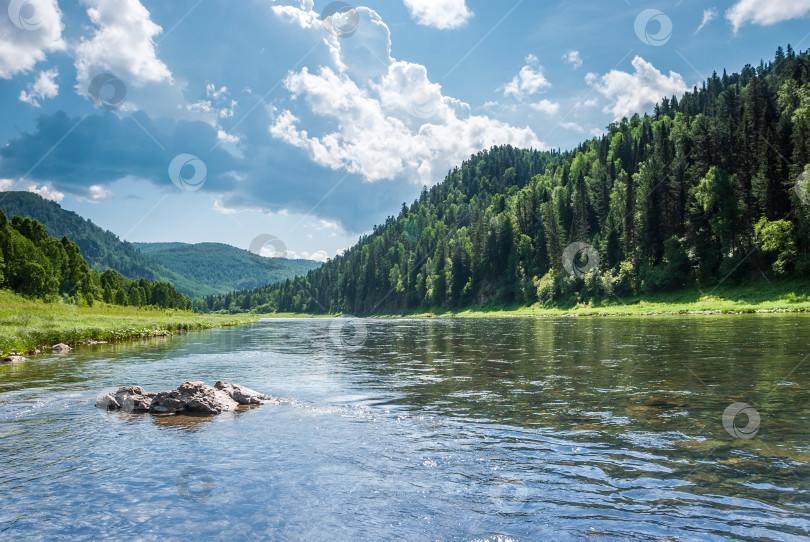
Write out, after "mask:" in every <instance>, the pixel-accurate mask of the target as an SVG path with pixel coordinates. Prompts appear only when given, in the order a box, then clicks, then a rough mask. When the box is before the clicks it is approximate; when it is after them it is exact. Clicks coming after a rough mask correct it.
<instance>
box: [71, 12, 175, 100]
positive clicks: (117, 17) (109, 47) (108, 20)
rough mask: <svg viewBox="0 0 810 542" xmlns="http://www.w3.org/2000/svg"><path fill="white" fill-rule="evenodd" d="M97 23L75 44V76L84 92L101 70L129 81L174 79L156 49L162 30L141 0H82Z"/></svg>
mask: <svg viewBox="0 0 810 542" xmlns="http://www.w3.org/2000/svg"><path fill="white" fill-rule="evenodd" d="M81 3H82V4H84V5H85V6H86V7H87V16H88V17H89V18H90V21H91V22H92V23H93V25H94V26H95V30H94V32H93V35H92V36H91V37H90V38H89V39H87V38H82V40H81V42H80V43H79V44H78V45H77V46H76V51H75V52H76V60H75V64H76V79H77V81H78V88H79V90H80V91H83V90H84V89H86V88H87V85H88V83H89V81H90V79H92V78H93V77H94V76H95V75H97V73H99V72H111V73H113V74H114V75H116V76H117V77H119V78H121V79H122V80H123V81H124V82H125V83H127V84H133V85H135V86H142V85H144V84H146V83H160V82H171V80H172V74H171V72H170V71H169V68H168V67H167V66H166V64H164V63H163V62H162V61H161V60H160V59H159V58H158V57H157V53H156V51H155V42H154V38H155V36H157V35H158V34H160V33H161V32H162V31H163V29H162V28H161V27H160V26H158V25H157V24H155V23H154V22H152V20H151V19H150V15H149V11H148V10H147V9H146V8H145V7H144V6H143V4H141V3H140V1H139V0H81Z"/></svg>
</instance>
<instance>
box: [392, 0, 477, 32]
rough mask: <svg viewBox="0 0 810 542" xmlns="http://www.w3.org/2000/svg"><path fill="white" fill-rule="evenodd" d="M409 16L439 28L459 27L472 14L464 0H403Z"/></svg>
mask: <svg viewBox="0 0 810 542" xmlns="http://www.w3.org/2000/svg"><path fill="white" fill-rule="evenodd" d="M403 1H404V3H405V6H406V7H407V8H408V11H410V12H411V17H413V19H414V20H415V21H416V22H417V23H419V24H421V25H424V26H432V27H434V28H438V29H439V30H450V29H453V28H459V27H461V26H464V24H465V23H466V22H467V21H468V20H469V19H470V18H472V16H473V12H472V11H470V9H469V8H468V7H467V4H466V2H465V0H403Z"/></svg>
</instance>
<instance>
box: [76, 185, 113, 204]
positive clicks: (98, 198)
mask: <svg viewBox="0 0 810 542" xmlns="http://www.w3.org/2000/svg"><path fill="white" fill-rule="evenodd" d="M114 197H115V194H114V193H113V192H112V190H107V189H106V188H104V187H103V186H101V185H99V184H94V185H92V186H90V187H89V188H88V189H87V197H86V198H83V199H84V200H85V201H89V202H90V203H100V202H102V201H108V200H111V199H113V198H114Z"/></svg>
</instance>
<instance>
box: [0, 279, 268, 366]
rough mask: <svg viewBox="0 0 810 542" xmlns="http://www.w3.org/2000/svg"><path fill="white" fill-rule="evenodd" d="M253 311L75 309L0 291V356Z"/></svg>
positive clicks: (246, 318) (161, 332) (232, 322)
mask: <svg viewBox="0 0 810 542" xmlns="http://www.w3.org/2000/svg"><path fill="white" fill-rule="evenodd" d="M258 319H259V316H257V315H253V314H238V315H211V314H195V313H192V312H186V311H177V310H156V309H139V308H135V307H120V306H115V305H105V304H97V305H96V306H94V307H77V306H75V305H68V304H65V303H61V302H55V303H46V302H44V301H38V300H30V299H26V298H23V297H20V296H18V295H16V294H13V293H11V292H9V291H6V290H2V291H0V356H6V355H9V354H11V353H19V354H31V353H34V352H35V351H36V350H37V349H40V350H41V349H42V347H44V346H51V345H54V344H57V343H65V344H68V345H70V346H76V345H79V344H88V343H91V342H92V341H107V342H114V341H124V340H131V339H141V338H147V337H159V336H166V335H171V334H174V333H185V332H186V331H195V330H201V329H212V328H218V327H226V326H236V325H242V324H249V323H253V322H256V321H257V320H258Z"/></svg>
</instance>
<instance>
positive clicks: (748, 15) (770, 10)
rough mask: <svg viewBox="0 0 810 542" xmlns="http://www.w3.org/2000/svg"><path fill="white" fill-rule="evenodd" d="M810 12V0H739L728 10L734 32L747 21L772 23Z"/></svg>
mask: <svg viewBox="0 0 810 542" xmlns="http://www.w3.org/2000/svg"><path fill="white" fill-rule="evenodd" d="M808 12H810V0H767V1H763V0H739V1H738V2H737V3H736V4H734V5H733V6H731V8H729V9H728V10H726V19H728V21H729V22H730V23H731V26H732V28H733V29H734V32H735V33H737V31H738V30H739V29H740V28H742V27H743V26H745V24H746V23H754V24H759V25H765V26H767V25H771V24H775V23H779V22H782V21H787V20H790V19H797V18H799V17H803V16H805V15H807V13H808Z"/></svg>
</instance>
